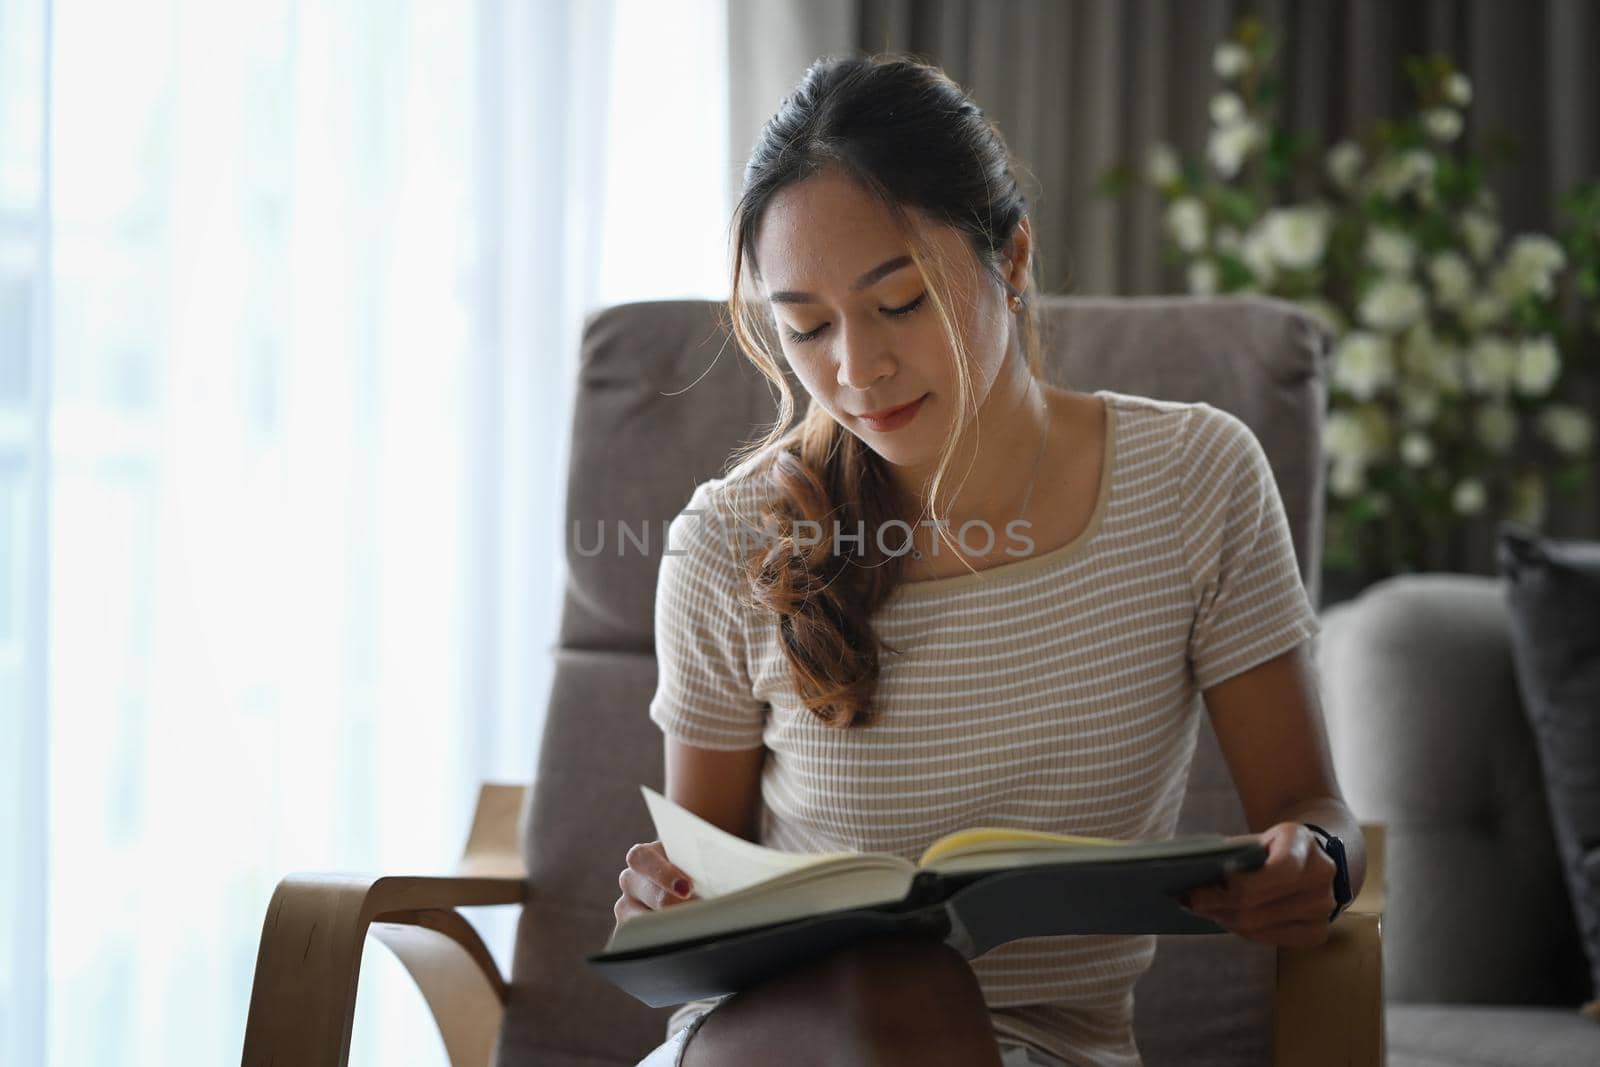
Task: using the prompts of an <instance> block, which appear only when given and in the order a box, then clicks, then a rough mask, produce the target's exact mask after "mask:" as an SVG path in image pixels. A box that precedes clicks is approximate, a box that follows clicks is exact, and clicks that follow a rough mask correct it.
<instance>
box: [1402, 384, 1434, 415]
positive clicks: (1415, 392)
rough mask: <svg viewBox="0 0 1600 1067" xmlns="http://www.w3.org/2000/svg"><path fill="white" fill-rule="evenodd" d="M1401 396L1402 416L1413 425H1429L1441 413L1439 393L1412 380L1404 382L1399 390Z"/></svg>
mask: <svg viewBox="0 0 1600 1067" xmlns="http://www.w3.org/2000/svg"><path fill="white" fill-rule="evenodd" d="M1397 392H1398V395H1399V398H1400V416H1401V418H1402V419H1404V420H1405V421H1406V422H1408V423H1410V424H1411V425H1413V426H1427V425H1428V424H1429V423H1431V422H1433V420H1434V417H1435V416H1436V415H1438V414H1439V394H1438V393H1435V392H1433V391H1432V390H1431V389H1424V388H1422V387H1420V386H1418V385H1415V384H1413V383H1411V382H1404V383H1402V384H1401V386H1400V388H1399V390H1397Z"/></svg>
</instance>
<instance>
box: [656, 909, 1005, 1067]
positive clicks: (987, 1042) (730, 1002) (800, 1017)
mask: <svg viewBox="0 0 1600 1067" xmlns="http://www.w3.org/2000/svg"><path fill="white" fill-rule="evenodd" d="M780 1063H781V1064H785V1065H788V1064H794V1065H796V1067H801V1065H805V1064H817V1065H819V1067H821V1065H827V1067H942V1065H945V1064H948V1065H950V1067H1000V1051H999V1048H998V1046H997V1045H996V1043H995V1036H994V1028H993V1026H992V1025H991V1024H990V1021H989V1010H988V1008H987V1006H986V1005H985V1004H984V1002H983V993H982V991H981V990H980V989H979V987H978V979H977V977H976V976H975V975H974V974H973V973H972V967H971V965H970V964H968V963H967V962H966V961H965V960H963V959H962V958H961V956H960V954H959V953H957V952H956V951H955V950H954V949H952V948H950V947H949V946H948V945H944V944H941V943H939V942H937V941H934V940H932V939H931V938H928V937H926V936H921V935H908V936H900V935H895V936H885V937H877V938H871V939H869V940H867V941H863V942H860V943H858V944H856V945H852V946H850V947H848V948H845V949H841V950H840V951H838V952H835V953H833V954H831V955H829V956H826V957H824V958H822V959H820V960H816V961H813V962H812V963H810V964H807V965H805V966H802V967H799V968H796V969H795V970H793V971H790V972H788V973H786V974H782V975H778V976H777V977H775V978H771V979H768V980H767V981H765V982H763V983H761V984H760V985H757V986H754V987H752V988H750V989H747V990H745V991H744V992H742V993H737V994H735V995H734V996H731V997H729V998H728V999H727V1000H726V1001H724V1002H723V1003H721V1004H719V1005H718V1006H717V1008H716V1010H715V1011H713V1012H712V1013H711V1014H710V1015H708V1016H707V1017H706V1019H705V1021H704V1023H702V1024H701V1026H700V1028H699V1030H697V1031H696V1032H695V1033H694V1035H693V1036H692V1037H691V1038H690V1040H689V1044H688V1046H687V1047H686V1048H685V1049H684V1057H683V1064H684V1067H729V1065H739V1067H745V1065H748V1064H774V1065H775V1064H780Z"/></svg>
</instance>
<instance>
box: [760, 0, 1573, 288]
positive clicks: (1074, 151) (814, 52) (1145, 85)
mask: <svg viewBox="0 0 1600 1067" xmlns="http://www.w3.org/2000/svg"><path fill="white" fill-rule="evenodd" d="M1247 13H1255V14H1258V15H1260V16H1261V17H1262V18H1263V19H1264V20H1265V21H1266V22H1267V23H1268V24H1269V25H1271V26H1272V27H1273V29H1274V31H1275V32H1276V34H1277V36H1278V40H1279V48H1280V52H1279V54H1280V67H1279V70H1280V73H1281V76H1282V80H1283V89H1284V94H1285V95H1284V99H1283V102H1282V105H1281V111H1280V116H1281V122H1282V124H1283V125H1284V126H1285V127H1287V128H1289V129H1291V130H1293V131H1295V132H1297V133H1302V134H1306V135H1310V136H1311V137H1313V139H1314V140H1316V141H1318V142H1320V143H1322V144H1325V145H1326V144H1331V143H1332V142H1334V141H1336V140H1337V139H1338V138H1339V137H1341V136H1343V135H1345V134H1347V133H1350V132H1354V131H1356V130H1364V129H1367V128H1369V127H1370V125H1371V124H1372V122H1373V121H1374V120H1375V119H1377V118H1381V117H1386V116H1398V115H1400V114H1403V113H1405V112H1406V111H1407V110H1408V108H1409V107H1410V106H1411V104H1412V101H1413V96H1412V92H1411V86H1410V82H1409V80H1408V79H1407V78H1406V75H1405V71H1404V66H1403V61H1404V59H1405V58H1406V57H1407V56H1413V55H1426V54H1430V53H1433V52H1443V53H1445V54H1447V55H1449V56H1450V57H1451V58H1452V59H1453V60H1454V62H1455V63H1456V64H1457V66H1458V67H1459V68H1460V69H1461V70H1463V71H1464V72H1465V73H1466V74H1467V76H1468V77H1469V78H1471V79H1472V84H1473V100H1472V104H1471V106H1470V107H1469V108H1468V109H1467V112H1466V119H1467V123H1466V128H1465V131H1464V133H1463V135H1462V137H1463V140H1464V141H1465V142H1466V143H1467V144H1469V145H1471V146H1473V148H1474V149H1482V148H1483V147H1485V145H1486V144H1487V141H1488V139H1489V138H1492V137H1494V136H1496V135H1500V136H1509V137H1510V138H1511V139H1512V140H1513V142H1514V144H1515V148H1516V152H1517V155H1516V159H1515V161H1514V162H1511V163H1507V164H1505V165H1503V166H1502V167H1501V168H1500V169H1499V172H1498V173H1497V174H1495V175H1494V177H1493V179H1492V188H1493V189H1494V192H1495V194H1496V195H1497V196H1498V198H1499V201H1500V206H1501V213H1502V220H1503V222H1504V224H1505V231H1506V233H1507V235H1508V236H1509V235H1510V234H1513V233H1516V232H1518V231H1519V230H1523V229H1529V228H1537V229H1540V230H1543V231H1545V232H1553V231H1554V230H1555V228H1556V226H1557V223H1558V218H1557V201H1558V198H1559V196H1560V195H1561V194H1563V193H1565V192H1567V191H1569V190H1571V189H1573V188H1574V187H1576V186H1577V185H1578V184H1579V183H1580V182H1582V181H1585V180H1587V179H1589V178H1592V177H1594V176H1596V175H1600V65H1597V64H1596V63H1595V51H1596V48H1597V46H1600V3H1596V2H1595V0H1515V2H1512V0H1415V2H1406V0H730V3H729V18H730V25H729V29H730V35H729V53H730V63H731V73H732V85H731V89H732V97H733V100H734V107H733V134H732V136H733V145H732V158H733V160H734V161H735V170H738V169H739V168H742V165H743V161H744V159H745V158H746V157H747V156H748V154H749V151H750V147H751V145H752V143H753V142H754V139H755V136H756V133H757V132H758V131H759V129H760V126H761V123H762V122H763V121H765V119H766V118H767V116H768V115H770V114H771V112H772V110H773V109H774V108H775V107H776V105H777V103H778V101H779V99H780V98H781V97H782V95H783V93H784V91H786V90H787V88H788V87H789V86H790V85H792V84H793V82H794V81H795V80H796V79H797V78H798V77H799V75H800V73H801V71H802V70H804V68H805V66H806V65H807V64H808V63H809V62H810V61H811V60H812V59H814V58H816V56H818V55H822V54H825V53H829V52H880V51H893V52H911V53H915V54H917V55H920V56H922V57H924V58H926V59H929V60H931V61H932V62H935V63H937V64H939V65H940V66H941V67H943V68H944V69H945V70H946V71H947V72H948V73H949V74H950V75H951V77H953V78H955V80H956V81H957V82H959V83H960V84H961V85H962V86H963V87H965V88H966V89H967V90H968V91H969V92H970V93H971V94H972V96H973V98H974V99H975V100H977V102H978V104H979V105H980V106H981V107H982V108H983V109H984V111H985V112H986V113H987V114H989V115H990V116H991V117H993V118H994V119H995V121H996V122H997V123H998V124H999V126H1000V129H1001V131H1002V132H1003V133H1004V134H1005V135H1006V139H1007V142H1008V143H1009V145H1010V147H1011V150H1012V153H1013V154H1014V156H1015V157H1016V158H1017V159H1018V161H1019V162H1020V163H1021V164H1022V173H1021V174H1020V175H1019V178H1020V180H1021V181H1022V182H1023V187H1024V189H1025V190H1026V191H1027V192H1028V193H1029V195H1030V197H1031V198H1032V201H1033V207H1032V215H1033V224H1034V237H1035V240H1036V242H1037V246H1038V249H1039V253H1040V262H1039V267H1040V281H1041V282H1042V283H1043V286H1044V288H1045V289H1046V290H1047V291H1050V292H1068V291H1070V292H1074V293H1085V294H1089V293H1098V294H1121V295H1133V294H1143V293H1161V292H1179V291H1182V289H1183V285H1182V280H1181V278H1179V277H1178V276H1177V275H1176V274H1175V273H1170V272H1167V271H1165V270H1164V269H1163V267H1162V265H1161V263H1160V255H1159V253H1160V242H1161V234H1160V224H1161V218H1160V216H1161V205H1160V200H1159V197H1158V196H1157V195H1156V194H1155V192H1154V191H1152V190H1149V189H1147V188H1140V189H1139V190H1137V191H1136V192H1134V193H1130V194H1128V195H1124V196H1122V197H1120V198H1116V199H1111V198H1106V197H1102V196H1098V195H1096V194H1095V193H1094V185H1095V182H1096V180H1097V179H1098V178H1099V176H1100V175H1101V174H1102V173H1103V172H1104V171H1105V169H1106V168H1107V167H1109V166H1111V165H1112V164H1113V163H1115V162H1117V161H1119V160H1121V161H1126V162H1129V163H1131V164H1134V165H1136V166H1138V167H1139V168H1140V169H1141V170H1142V168H1143V161H1144V153H1145V151H1146V149H1147V148H1148V146H1149V145H1150V144H1152V143H1153V142H1155V141H1157V140H1162V141H1166V142H1168V143H1169V144H1172V145H1174V146H1176V147H1177V148H1178V149H1179V150H1180V151H1181V152H1182V153H1183V154H1184V155H1185V156H1187V157H1190V158H1196V159H1198V158H1201V157H1202V156H1203V152H1204V146H1205V137H1206V131H1207V129H1208V125H1209V118H1208V114H1207V109H1208V107H1209V104H1210V101H1211V97H1212V96H1213V95H1214V94H1215V93H1216V92H1217V91H1219V90H1220V89H1221V88H1222V85H1221V82H1220V81H1219V79H1218V78H1217V77H1216V75H1215V73H1214V72H1213V71H1212V68H1211V53H1212V50H1213V48H1214V47H1215V46H1216V44H1217V43H1218V42H1219V41H1221V40H1222V39H1223V38H1224V36H1225V35H1226V34H1227V33H1228V31H1229V30H1230V29H1231V28H1232V26H1233V25H1234V23H1235V21H1236V20H1237V19H1238V18H1239V17H1240V16H1242V15H1244V14H1247ZM737 178H738V175H737V174H736V175H734V176H733V179H734V183H735V184H734V187H735V188H736V187H737Z"/></svg>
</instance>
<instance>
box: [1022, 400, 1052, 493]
mask: <svg viewBox="0 0 1600 1067" xmlns="http://www.w3.org/2000/svg"><path fill="white" fill-rule="evenodd" d="M1049 440H1050V401H1048V400H1046V401H1045V402H1044V433H1043V434H1041V435H1040V436H1039V452H1038V454H1037V455H1035V456H1034V457H1033V473H1032V474H1030V475H1029V476H1028V491H1027V492H1025V493H1023V494H1022V507H1021V508H1019V509H1018V510H1017V518H1018V519H1020V518H1022V516H1024V515H1026V514H1027V513H1028V501H1030V500H1032V499H1033V484H1034V482H1036V481H1038V480H1039V462H1040V461H1041V460H1042V459H1044V446H1045V444H1046V442H1048V441H1049Z"/></svg>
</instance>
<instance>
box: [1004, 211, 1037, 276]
mask: <svg viewBox="0 0 1600 1067" xmlns="http://www.w3.org/2000/svg"><path fill="white" fill-rule="evenodd" d="M1010 243H1011V250H1010V253H1009V254H1008V256H1007V259H1008V260H1009V263H1008V264H1007V270H1006V281H1007V283H1008V284H1009V285H1010V286H1011V291H1012V292H1015V293H1020V292H1022V290H1023V289H1024V288H1025V287H1026V286H1027V284H1028V263H1029V261H1030V260H1031V259H1032V258H1033V227H1032V226H1031V224H1030V223H1029V222H1028V216H1026V215H1024V216H1022V219H1021V220H1020V221H1019V222H1018V223H1017V229H1016V232H1015V233H1013V234H1012V235H1011V242H1010Z"/></svg>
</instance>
